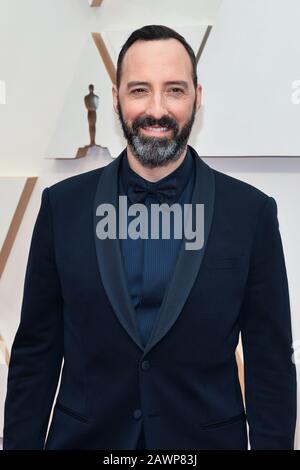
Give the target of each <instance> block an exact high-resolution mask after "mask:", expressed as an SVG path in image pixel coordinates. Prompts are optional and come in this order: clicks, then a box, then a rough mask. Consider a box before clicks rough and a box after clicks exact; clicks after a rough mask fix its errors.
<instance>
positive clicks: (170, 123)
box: [132, 116, 178, 133]
mask: <svg viewBox="0 0 300 470" xmlns="http://www.w3.org/2000/svg"><path fill="white" fill-rule="evenodd" d="M148 126H160V127H168V128H170V129H173V130H174V131H175V133H177V132H178V125H177V122H176V121H175V120H174V119H171V118H169V117H168V116H163V117H162V118H161V119H158V120H157V119H154V118H152V117H151V116H147V117H139V118H137V119H135V120H134V122H133V124H132V130H133V132H137V130H138V129H139V127H148Z"/></svg>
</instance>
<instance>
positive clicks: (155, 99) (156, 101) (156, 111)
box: [146, 93, 167, 119]
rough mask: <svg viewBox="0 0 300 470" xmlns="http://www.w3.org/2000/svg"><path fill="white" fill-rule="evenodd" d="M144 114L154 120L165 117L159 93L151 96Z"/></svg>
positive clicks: (162, 100) (165, 111)
mask: <svg viewBox="0 0 300 470" xmlns="http://www.w3.org/2000/svg"><path fill="white" fill-rule="evenodd" d="M146 113H147V114H149V115H151V116H153V117H154V118H155V119H161V118H162V117H163V116H165V115H166V114H167V109H166V103H165V99H164V96H163V95H161V94H160V93H157V94H153V95H152V96H151V97H150V99H149V102H148V106H147V109H146Z"/></svg>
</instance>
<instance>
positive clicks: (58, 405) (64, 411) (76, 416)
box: [55, 402, 89, 424]
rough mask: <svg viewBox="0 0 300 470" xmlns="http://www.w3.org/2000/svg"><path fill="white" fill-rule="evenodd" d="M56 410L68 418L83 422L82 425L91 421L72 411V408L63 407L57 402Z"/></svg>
mask: <svg viewBox="0 0 300 470" xmlns="http://www.w3.org/2000/svg"><path fill="white" fill-rule="evenodd" d="M55 408H56V409H57V410H59V411H61V412H62V413H65V414H66V415H68V416H71V417H72V418H74V419H77V420H78V421H81V422H82V423H87V424H88V423H89V419H88V418H87V417H86V416H83V415H82V414H80V413H78V412H77V411H74V410H72V409H71V408H69V407H67V406H65V405H62V404H61V403H59V402H56V405H55Z"/></svg>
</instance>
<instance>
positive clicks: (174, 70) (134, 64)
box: [122, 38, 192, 82]
mask: <svg viewBox="0 0 300 470" xmlns="http://www.w3.org/2000/svg"><path fill="white" fill-rule="evenodd" d="M158 78H161V79H163V80H165V79H166V80H168V79H169V80H172V79H177V80H179V79H185V80H192V63H191V59H190V56H189V55H188V52H187V50H186V49H185V47H184V46H183V45H182V44H181V43H180V42H179V41H177V40H176V39H173V38H172V39H166V40H155V41H136V42H135V43H134V44H133V45H132V46H131V47H130V48H129V49H128V51H127V52H126V54H125V56H124V59H123V63H122V80H123V79H124V81H125V82H128V81H130V80H141V81H142V80H152V79H153V80H155V79H156V80H157V79H158Z"/></svg>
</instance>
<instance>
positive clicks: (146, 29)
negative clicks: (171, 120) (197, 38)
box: [116, 24, 198, 89]
mask: <svg viewBox="0 0 300 470" xmlns="http://www.w3.org/2000/svg"><path fill="white" fill-rule="evenodd" d="M160 39H162V40H165V39H177V41H179V42H181V44H182V45H183V46H184V48H185V49H186V51H187V53H188V55H189V56H190V59H191V62H192V78H193V83H194V86H195V88H197V84H198V79H197V60H196V56H195V53H194V51H193V49H192V48H191V46H190V45H189V44H188V43H187V41H186V40H185V39H184V37H183V36H181V34H179V33H177V32H176V31H175V30H174V29H171V28H168V27H167V26H163V25H156V24H152V25H146V26H143V27H142V28H139V29H136V30H135V31H133V33H131V35H130V36H129V38H128V39H127V41H126V42H125V44H123V46H122V49H121V51H120V53H119V57H118V62H117V77H116V81H117V88H118V89H119V88H120V83H121V74H122V62H123V59H124V55H125V54H126V52H127V51H128V49H129V48H130V46H132V44H133V43H135V42H136V41H139V40H140V41H155V40H160Z"/></svg>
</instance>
